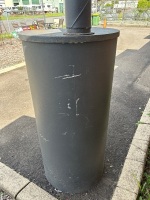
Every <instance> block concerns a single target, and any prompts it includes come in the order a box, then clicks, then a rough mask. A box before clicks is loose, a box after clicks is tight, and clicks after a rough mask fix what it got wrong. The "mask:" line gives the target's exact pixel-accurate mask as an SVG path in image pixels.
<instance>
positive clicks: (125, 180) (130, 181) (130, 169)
mask: <svg viewBox="0 0 150 200" xmlns="http://www.w3.org/2000/svg"><path fill="white" fill-rule="evenodd" d="M143 168H144V165H143V163H141V162H137V161H134V160H129V159H126V160H125V164H124V166H123V170H122V173H121V176H120V178H119V182H118V184H117V186H118V187H119V188H122V189H125V190H127V191H130V192H133V193H135V194H138V192H139V183H140V182H141V178H142V174H143Z"/></svg>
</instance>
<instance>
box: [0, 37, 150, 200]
mask: <svg viewBox="0 0 150 200" xmlns="http://www.w3.org/2000/svg"><path fill="white" fill-rule="evenodd" d="M145 40H146V42H145V44H144V45H143V46H142V47H140V48H139V49H136V50H135V49H134V50H131V49H127V50H126V51H124V52H123V53H121V54H120V55H118V56H117V58H116V64H115V65H116V66H118V67H117V68H116V70H115V71H114V81H113V89H112V98H111V107H110V117H109V127H108V137H107V146H106V159H105V170H104V174H103V177H102V179H101V181H100V182H99V184H98V185H97V186H96V187H95V188H93V189H92V190H91V191H88V192H87V193H84V194H77V195H69V194H63V193H60V192H59V191H57V190H56V189H55V188H53V187H52V186H51V185H50V184H49V183H48V181H47V180H46V178H45V175H44V169H43V164H42V157H41V152H40V148H39V143H38V137H37V130H36V122H35V118H34V113H33V111H31V109H30V104H31V98H30V97H29V98H27V95H29V85H28V78H27V74H26V68H20V69H16V70H13V71H11V72H9V73H6V74H1V75H0V77H1V78H0V92H1V94H3V95H1V97H0V98H1V99H0V100H1V101H2V102H4V101H5V100H6V101H7V102H8V105H7V104H6V103H5V104H3V106H4V105H5V106H6V107H5V108H4V107H3V106H2V104H1V107H0V108H1V109H2V110H3V111H4V112H3V116H5V121H3V123H2V125H1V127H2V129H1V133H0V135H1V138H2V139H1V140H0V157H1V162H2V163H4V164H6V165H7V166H9V167H10V168H12V169H14V170H15V171H16V172H18V173H19V174H21V175H23V176H24V177H26V178H28V179H29V180H30V181H32V182H33V183H35V184H37V185H38V186H40V187H41V188H43V189H44V190H46V191H47V192H49V193H50V194H52V195H54V196H55V197H56V198H58V199H61V200H66V199H67V200H87V199H89V200H109V199H111V197H112V194H113V191H114V189H115V186H116V184H117V181H118V177H119V174H120V172H121V170H122V166H123V163H124V160H125V158H126V155H127V152H128V149H129V146H130V144H131V141H132V138H133V135H134V133H135V130H136V128H137V125H136V123H137V122H138V121H139V119H140V117H141V115H142V111H143V110H144V108H145V105H146V103H147V101H148V99H149V98H150V79H149V77H150V53H149V52H150V41H149V35H147V37H146V38H145ZM12 93H13V94H12ZM22 95H23V96H22ZM13 97H14V100H13V104H11V103H10V101H9V100H10V99H11V100H12V99H13ZM24 99H25V100H24ZM22 101H25V104H23V105H26V106H25V107H24V106H23V107H22V106H21V105H22ZM12 105H13V108H12ZM18 107H19V110H18ZM14 108H15V109H14ZM21 109H23V110H24V113H25V114H24V115H25V116H24V115H21V113H22V110H21ZM11 110H12V112H11ZM15 112H17V113H18V114H15ZM19 114H20V115H19ZM8 115H9V116H8ZM11 115H13V117H12V116H11ZM18 116H19V117H18ZM7 117H10V119H9V120H8V119H7Z"/></svg>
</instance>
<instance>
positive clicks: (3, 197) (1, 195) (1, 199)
mask: <svg viewBox="0 0 150 200" xmlns="http://www.w3.org/2000/svg"><path fill="white" fill-rule="evenodd" d="M0 200H14V199H12V197H10V196H9V195H7V194H6V193H5V192H3V191H2V190H0Z"/></svg>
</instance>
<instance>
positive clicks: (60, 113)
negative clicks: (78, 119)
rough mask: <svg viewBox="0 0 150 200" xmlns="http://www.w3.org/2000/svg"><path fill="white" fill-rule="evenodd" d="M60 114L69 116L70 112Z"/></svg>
mask: <svg viewBox="0 0 150 200" xmlns="http://www.w3.org/2000/svg"><path fill="white" fill-rule="evenodd" d="M58 114H59V115H66V116H69V114H68V113H58Z"/></svg>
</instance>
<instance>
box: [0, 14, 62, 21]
mask: <svg viewBox="0 0 150 200" xmlns="http://www.w3.org/2000/svg"><path fill="white" fill-rule="evenodd" d="M63 15H64V14H63V13H46V14H45V16H46V17H60V16H63ZM33 18H43V14H41V15H10V16H9V20H17V19H33ZM1 19H2V20H7V18H6V16H2V17H1Z"/></svg>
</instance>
